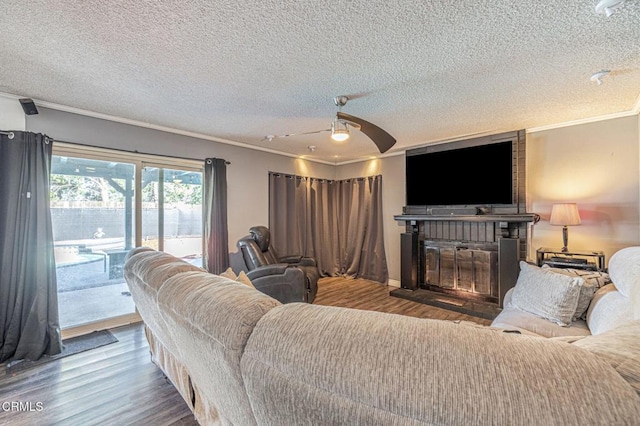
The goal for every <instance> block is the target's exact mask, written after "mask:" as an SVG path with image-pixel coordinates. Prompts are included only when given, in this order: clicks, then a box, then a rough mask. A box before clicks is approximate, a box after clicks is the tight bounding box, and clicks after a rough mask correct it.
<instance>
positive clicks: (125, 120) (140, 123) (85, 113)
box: [0, 92, 335, 166]
mask: <svg viewBox="0 0 640 426" xmlns="http://www.w3.org/2000/svg"><path fill="white" fill-rule="evenodd" d="M0 97H4V98H10V99H20V98H24V96H17V95H13V94H10V93H3V92H0ZM31 99H33V98H31ZM33 102H34V103H35V104H36V106H42V107H44V108H49V109H54V110H57V111H62V112H69V113H72V114H78V115H83V116H86V117H92V118H98V119H101V120H107V121H113V122H115V123H121V124H129V125H131V126H137V127H144V128H147V129H152V130H158V131H161V132H166V133H173V134H175V135H181V136H188V137H192V138H196V139H204V140H208V141H211V142H217V143H222V144H226V145H232V146H237V147H240V148H247V149H253V150H255V151H262V152H267V153H269V154H276V155H283V156H285V157H290V158H298V159H300V158H302V159H304V160H307V161H313V162H315V163H321V164H327V165H330V166H334V165H335V163H332V162H330V161H325V160H319V159H315V158H310V157H306V156H301V155H296V154H291V153H289V152H282V151H277V150H275V149H270V148H263V147H261V146H256V145H250V144H246V143H242V142H237V141H233V140H230V139H223V138H218V137H214V136H210V135H205V134H203V133H196V132H190V131H188V130H180V129H174V128H172V127H167V126H160V125H157V124H152V123H147V122H144V121H138V120H131V119H129V118H123V117H118V116H115V115H109V114H103V113H99V112H93V111H87V110H85V109H80V108H76V107H70V106H67V105H60V104H56V103H53V102H48V101H43V100H40V99H33Z"/></svg>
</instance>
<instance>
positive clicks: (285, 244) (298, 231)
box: [269, 172, 389, 283]
mask: <svg viewBox="0 0 640 426" xmlns="http://www.w3.org/2000/svg"><path fill="white" fill-rule="evenodd" d="M269 228H270V229H271V233H272V237H273V245H274V248H275V249H276V250H277V251H278V253H279V254H280V255H289V254H303V255H305V256H311V257H314V258H315V259H316V261H317V263H318V268H319V269H320V272H321V273H322V275H323V276H327V275H329V276H335V275H342V276H351V277H357V278H366V279H370V280H374V281H378V282H383V283H384V282H387V280H388V277H389V273H388V270H387V261H386V256H385V251H384V238H383V233H382V230H383V225H382V176H373V177H367V178H357V179H348V180H343V181H333V180H325V179H315V178H308V177H300V176H292V175H286V174H283V173H273V172H272V173H269Z"/></svg>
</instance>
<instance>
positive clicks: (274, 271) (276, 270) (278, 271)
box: [247, 263, 289, 282]
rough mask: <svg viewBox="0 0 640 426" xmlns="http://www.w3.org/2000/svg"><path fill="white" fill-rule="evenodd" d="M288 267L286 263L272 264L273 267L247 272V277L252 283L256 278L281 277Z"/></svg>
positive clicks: (267, 266) (266, 266)
mask: <svg viewBox="0 0 640 426" xmlns="http://www.w3.org/2000/svg"><path fill="white" fill-rule="evenodd" d="M288 267H289V265H288V264H286V263H274V264H273V265H265V266H260V267H258V268H256V269H254V270H252V271H249V272H247V277H249V279H250V280H251V281H252V282H253V280H255V279H257V278H262V277H266V276H269V275H282V274H284V273H285V271H286V269H287V268H288Z"/></svg>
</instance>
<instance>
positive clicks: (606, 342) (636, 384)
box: [573, 320, 640, 395]
mask: <svg viewBox="0 0 640 426" xmlns="http://www.w3.org/2000/svg"><path fill="white" fill-rule="evenodd" d="M573 344H574V345H576V346H579V347H581V348H584V349H586V350H588V351H590V352H593V353H595V354H596V355H598V356H599V357H601V358H602V359H604V360H605V361H607V362H608V363H610V364H611V366H612V367H613V368H615V369H616V371H617V372H618V373H619V374H620V376H622V378H624V379H625V380H626V381H627V382H628V383H629V384H630V385H631V386H632V387H633V388H634V389H635V391H636V392H637V393H638V395H640V321H638V320H636V321H632V322H629V323H627V324H624V325H621V326H619V327H617V328H614V329H613V330H609V331H607V332H605V333H601V334H598V335H597V336H589V337H585V338H583V339H580V340H577V341H576V342H574V343H573Z"/></svg>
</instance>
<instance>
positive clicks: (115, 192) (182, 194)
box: [50, 174, 202, 206]
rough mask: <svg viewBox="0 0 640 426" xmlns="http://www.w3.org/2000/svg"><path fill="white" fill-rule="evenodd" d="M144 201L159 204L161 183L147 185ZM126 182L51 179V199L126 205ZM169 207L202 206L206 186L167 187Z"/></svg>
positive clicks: (58, 176)
mask: <svg viewBox="0 0 640 426" xmlns="http://www.w3.org/2000/svg"><path fill="white" fill-rule="evenodd" d="M143 185H144V187H143V189H142V201H143V202H152V203H157V202H159V199H158V182H157V180H156V181H147V182H143ZM124 187H125V182H124V179H111V180H107V179H105V178H101V177H92V176H76V175H61V174H52V175H51V186H50V197H51V201H52V202H57V201H96V202H103V203H105V204H106V203H110V202H122V201H124V194H123V192H124ZM164 203H165V205H171V204H181V205H185V204H186V205H194V206H196V205H201V204H202V186H201V185H199V184H187V183H183V182H165V183H164Z"/></svg>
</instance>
